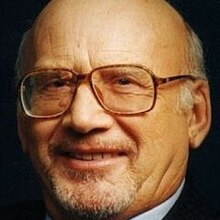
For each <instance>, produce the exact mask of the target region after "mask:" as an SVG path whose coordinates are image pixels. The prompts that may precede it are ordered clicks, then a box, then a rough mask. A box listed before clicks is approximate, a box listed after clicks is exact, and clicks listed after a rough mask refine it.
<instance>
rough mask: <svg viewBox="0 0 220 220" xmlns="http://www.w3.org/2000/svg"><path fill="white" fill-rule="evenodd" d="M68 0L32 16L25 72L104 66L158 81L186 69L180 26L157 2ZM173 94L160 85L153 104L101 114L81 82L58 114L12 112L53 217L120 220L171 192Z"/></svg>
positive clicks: (180, 154) (177, 168)
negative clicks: (114, 218) (115, 217)
mask: <svg viewBox="0 0 220 220" xmlns="http://www.w3.org/2000/svg"><path fill="white" fill-rule="evenodd" d="M73 2H75V1H69V2H68V1H53V2H52V3H51V4H50V6H49V7H48V8H47V10H46V11H44V13H43V14H42V15H41V16H40V18H39V19H38V21H37V22H36V24H35V26H34V28H33V29H32V30H31V34H30V37H29V40H28V41H29V42H27V44H30V45H32V47H31V48H29V50H27V51H26V53H25V56H24V57H26V58H25V64H24V68H25V72H30V71H33V70H34V69H45V68H65V69H70V70H74V71H76V72H79V73H80V74H86V73H88V72H89V71H91V70H92V69H93V68H95V67H98V66H103V65H110V64H141V65H145V66H147V67H148V68H150V69H151V70H152V71H153V72H154V73H155V74H156V75H158V76H160V77H162V76H170V75H178V74H180V73H181V72H182V71H184V70H185V69H184V68H185V60H184V57H185V56H184V48H185V43H186V42H185V41H186V40H185V38H184V37H183V36H184V34H185V33H184V28H183V25H182V23H181V21H180V20H179V18H178V16H177V15H176V14H175V13H174V12H173V11H171V10H170V9H169V8H168V7H167V6H166V5H165V3H163V2H160V1H149V2H147V1H146V2H147V3H145V1H129V2H128V1H126V3H125V1H84V0H83V1H76V2H75V3H73ZM98 3H99V5H98V6H97V4H98ZM67 5H68V6H67ZM159 12H160V13H159ZM163 13H164V15H165V16H162V15H160V14H163ZM160 16H162V17H163V18H161V17H160ZM164 17H165V18H164ZM27 47H28V46H27ZM27 57H28V59H27ZM179 90H180V82H176V83H170V84H167V85H165V86H161V87H159V88H158V96H157V100H156V105H155V107H154V109H153V110H152V111H150V112H147V113H144V114H139V115H133V116H123V115H113V114H110V113H108V112H106V111H105V110H104V109H103V108H102V107H101V106H100V105H99V103H98V102H97V100H96V98H95V97H94V95H93V92H92V90H91V88H90V85H89V83H81V84H79V86H78V89H77V92H76V94H75V98H74V100H73V103H72V105H71V107H70V109H69V110H68V111H67V112H66V113H65V114H63V115H62V116H59V117H56V118H52V119H32V118H29V117H27V116H25V115H24V113H22V112H21V110H18V124H19V132H20V137H21V141H22V144H23V149H24V150H25V151H26V152H27V153H28V154H29V155H30V157H31V159H32V161H33V164H34V166H35V168H36V169H37V171H38V173H39V175H40V177H41V179H42V182H43V186H44V195H45V200H46V204H47V206H48V209H49V211H50V212H52V215H53V212H54V213H56V211H54V210H55V207H57V206H58V207H59V208H61V209H66V211H67V210H69V212H70V213H71V212H72V213H74V212H75V213H74V214H79V216H80V215H82V216H83V219H85V218H86V217H85V216H84V215H83V214H90V216H89V218H88V219H92V214H93V215H94V216H95V217H94V219H98V217H97V216H99V215H100V216H105V215H106V216H108V215H112V214H118V213H120V215H121V216H123V218H127V217H129V216H132V215H134V214H135V213H138V212H141V211H143V210H146V209H149V208H151V207H153V206H155V205H157V204H159V203H161V202H162V201H164V200H165V199H166V198H168V197H169V196H170V195H172V193H174V192H175V190H176V189H177V187H178V186H179V184H180V183H181V181H182V179H183V176H184V174H185V169H186V163H187V158H188V145H189V143H188V142H189V141H188V139H189V137H188V121H187V114H185V113H183V112H181V111H178V107H177V100H178V94H179ZM64 152H65V153H64Z"/></svg>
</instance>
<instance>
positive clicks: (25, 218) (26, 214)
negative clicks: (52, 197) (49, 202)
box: [0, 201, 46, 220]
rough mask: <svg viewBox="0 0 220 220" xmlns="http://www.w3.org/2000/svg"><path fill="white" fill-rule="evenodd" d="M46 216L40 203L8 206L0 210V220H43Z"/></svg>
mask: <svg viewBox="0 0 220 220" xmlns="http://www.w3.org/2000/svg"><path fill="white" fill-rule="evenodd" d="M45 214H46V210H45V206H44V203H43V202H42V201H33V202H22V203H16V204H8V205H5V206H3V207H1V208H0V219H2V220H17V219H22V220H30V219H31V220H41V219H42V220H44V218H45Z"/></svg>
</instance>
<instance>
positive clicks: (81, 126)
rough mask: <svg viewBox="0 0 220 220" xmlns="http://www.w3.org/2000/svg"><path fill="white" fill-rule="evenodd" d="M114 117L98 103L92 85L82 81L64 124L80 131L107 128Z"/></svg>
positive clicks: (66, 114)
mask: <svg viewBox="0 0 220 220" xmlns="http://www.w3.org/2000/svg"><path fill="white" fill-rule="evenodd" d="M113 121H114V119H113V118H112V116H111V115H109V114H108V113H107V112H106V111H105V110H104V109H103V108H102V107H101V106H100V104H99V103H98V101H97V100H96V97H95V96H94V94H93V92H92V90H91V88H90V86H89V85H88V84H86V83H82V84H80V85H79V86H78V88H77V91H76V94H75V97H74V99H73V101H72V104H71V106H70V108H69V110H68V111H67V112H66V113H65V115H64V118H63V121H62V124H63V126H65V127H68V128H71V129H73V130H74V131H76V132H78V133H83V134H86V133H89V132H91V131H93V130H107V129H109V128H110V127H111V126H112V124H113Z"/></svg>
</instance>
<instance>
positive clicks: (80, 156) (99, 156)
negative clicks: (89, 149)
mask: <svg viewBox="0 0 220 220" xmlns="http://www.w3.org/2000/svg"><path fill="white" fill-rule="evenodd" d="M60 153H61V155H62V156H65V157H69V158H72V159H76V160H83V161H99V160H106V159H111V158H116V157H122V156H125V153H123V152H119V153H106V152H101V153H99V152H95V153H79V152H60Z"/></svg>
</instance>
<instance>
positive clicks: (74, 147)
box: [49, 136, 137, 153]
mask: <svg viewBox="0 0 220 220" xmlns="http://www.w3.org/2000/svg"><path fill="white" fill-rule="evenodd" d="M49 151H50V152H60V151H64V152H68V151H85V152H87V151H99V152H101V151H103V152H105V151H107V152H111V151H112V152H114V151H121V152H125V153H136V151H137V147H136V143H135V142H134V141H132V140H129V139H125V138H123V139H110V140H109V139H108V140H107V139H104V138H100V137H94V136H92V137H91V136H87V137H80V138H75V137H74V138H71V139H68V140H54V141H52V142H51V143H50V144H49Z"/></svg>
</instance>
